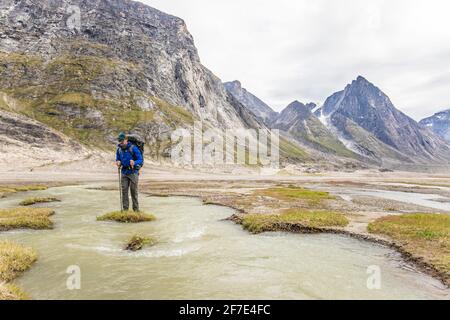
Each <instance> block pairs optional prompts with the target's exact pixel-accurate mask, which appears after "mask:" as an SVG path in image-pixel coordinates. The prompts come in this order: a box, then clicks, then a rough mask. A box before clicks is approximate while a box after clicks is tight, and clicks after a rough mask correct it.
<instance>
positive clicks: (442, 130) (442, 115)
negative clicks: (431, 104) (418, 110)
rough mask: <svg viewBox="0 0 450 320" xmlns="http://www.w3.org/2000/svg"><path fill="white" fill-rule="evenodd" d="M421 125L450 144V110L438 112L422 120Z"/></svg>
mask: <svg viewBox="0 0 450 320" xmlns="http://www.w3.org/2000/svg"><path fill="white" fill-rule="evenodd" d="M419 123H420V125H421V126H423V127H425V128H428V129H430V130H432V131H433V132H434V133H436V134H437V135H439V136H440V137H442V138H443V139H444V140H446V141H447V142H449V143H450V109H446V110H444V111H440V112H436V113H435V114H434V115H432V116H431V117H428V118H425V119H423V120H421V121H420V122H419Z"/></svg>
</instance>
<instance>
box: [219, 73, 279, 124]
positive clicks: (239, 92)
mask: <svg viewBox="0 0 450 320" xmlns="http://www.w3.org/2000/svg"><path fill="white" fill-rule="evenodd" d="M224 86H225V88H226V89H227V90H228V92H229V93H230V94H231V95H233V97H235V98H236V100H237V101H239V102H240V103H241V104H242V105H244V106H245V107H246V108H247V109H248V110H250V111H251V112H252V113H253V114H254V115H256V116H257V117H258V118H259V119H260V120H262V121H263V122H265V123H269V122H270V121H271V120H272V119H273V118H274V117H276V115H277V113H276V112H275V111H273V110H272V108H271V107H269V106H268V105H267V104H266V103H264V102H263V101H262V100H261V99H259V98H258V97H256V96H255V95H253V94H252V93H250V92H248V91H247V90H246V89H244V88H242V85H241V83H240V82H239V81H232V82H225V83H224Z"/></svg>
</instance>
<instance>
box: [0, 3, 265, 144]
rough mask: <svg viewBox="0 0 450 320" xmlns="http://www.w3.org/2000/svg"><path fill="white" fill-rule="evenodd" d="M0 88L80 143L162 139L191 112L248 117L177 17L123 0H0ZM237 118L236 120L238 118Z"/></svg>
mask: <svg viewBox="0 0 450 320" xmlns="http://www.w3.org/2000/svg"><path fill="white" fill-rule="evenodd" d="M0 16H1V19H0V58H1V59H0V61H1V62H0V92H1V93H2V94H5V95H6V96H8V97H9V98H11V99H14V100H15V101H17V106H16V108H15V110H9V111H14V112H19V113H21V114H23V115H26V116H28V117H31V118H33V119H36V120H38V121H40V122H42V123H45V124H47V125H49V126H51V127H52V128H54V129H57V130H60V131H62V132H64V133H65V134H67V135H69V136H71V137H73V138H76V139H77V140H78V141H81V142H83V143H89V142H90V141H96V144H99V143H100V142H99V141H104V143H105V145H108V143H109V142H110V141H112V140H113V139H114V137H115V135H116V133H117V131H119V130H126V131H130V130H133V131H136V132H138V133H141V134H142V135H143V136H144V137H145V138H146V139H147V140H148V143H156V142H157V140H158V141H159V142H161V141H163V142H164V141H167V139H168V136H167V135H168V132H169V130H171V129H174V128H175V127H180V126H181V127H190V126H191V125H192V123H193V122H194V121H195V120H203V121H204V123H205V126H210V127H214V128H222V129H224V128H242V127H248V126H256V125H258V122H257V121H256V120H254V119H253V116H252V115H251V114H247V113H246V112H245V111H243V110H242V108H243V106H242V105H241V104H240V103H239V102H238V101H237V100H236V99H232V97H230V94H229V93H228V92H227V91H226V90H225V88H224V86H223V85H222V82H221V81H220V79H218V78H217V77H216V76H214V75H213V74H212V73H211V72H210V71H209V70H208V69H206V68H205V67H204V66H203V65H202V64H201V63H200V59H199V56H198V53H197V50H196V48H195V46H194V41H193V38H192V36H191V35H190V33H189V32H188V31H187V28H186V25H185V23H184V22H183V20H181V19H179V18H177V17H173V16H171V15H168V14H165V13H162V12H160V11H158V10H156V9H153V8H151V7H149V6H146V5H143V4H141V3H139V2H134V1H128V0H95V1H88V0H73V1H70V4H69V3H68V2H67V1H64V0H42V1H28V0H24V1H15V0H2V1H1V2H0ZM242 116H243V117H244V119H243V118H242Z"/></svg>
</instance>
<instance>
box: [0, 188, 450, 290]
mask: <svg viewBox="0 0 450 320" xmlns="http://www.w3.org/2000/svg"><path fill="white" fill-rule="evenodd" d="M30 196H55V197H58V198H59V199H61V200H62V202H58V203H52V204H46V205H45V206H48V207H51V208H54V209H55V211H56V214H55V215H54V216H53V221H54V222H55V228H54V230H46V231H22V230H20V231H12V232H3V233H0V239H4V238H6V239H9V240H12V241H16V242H18V243H20V244H23V245H26V246H31V247H33V248H35V249H36V250H37V252H38V255H39V260H38V262H37V263H36V264H34V265H33V267H32V268H31V269H30V270H29V271H27V272H26V273H25V274H24V275H23V276H22V277H21V278H19V279H18V281H17V282H18V284H19V285H20V286H21V287H22V288H23V289H24V290H25V291H26V292H27V293H29V294H30V296H31V297H32V298H33V299H449V291H448V290H447V289H445V288H444V287H443V285H442V284H441V283H440V282H439V281H437V280H435V279H433V278H431V277H429V276H427V275H424V274H422V273H419V272H417V271H416V270H414V268H413V267H412V266H410V265H407V264H405V263H404V262H403V261H402V259H401V258H400V256H399V254H397V253H396V252H395V251H393V250H391V249H388V248H386V247H383V246H380V245H376V244H373V243H368V242H364V241H359V240H356V239H352V238H349V237H346V236H339V235H330V234H323V235H298V234H288V233H265V234H260V235H251V234H249V233H247V232H246V231H244V230H242V228H241V227H240V226H238V225H235V224H234V223H232V222H229V221H222V219H224V218H227V217H229V216H230V215H232V214H233V213H234V211H233V210H232V209H229V208H224V207H219V206H209V205H208V206H205V205H202V202H201V201H200V200H198V199H195V198H184V197H169V198H155V197H146V196H144V195H141V206H142V209H143V210H145V211H148V212H151V213H153V214H155V216H156V217H157V220H156V221H154V222H149V223H143V224H127V225H124V224H119V223H114V222H97V221H96V216H97V215H100V214H102V213H106V212H109V211H113V210H117V207H118V195H117V192H116V191H100V190H95V189H91V188H88V186H69V187H57V188H51V189H49V190H46V191H36V192H29V193H26V194H24V193H18V194H14V195H11V196H9V197H7V198H5V199H1V200H0V207H3V208H5V207H14V206H17V205H18V203H19V202H20V200H22V199H24V198H25V197H30ZM135 233H139V234H143V235H149V236H153V237H156V238H157V239H158V244H157V245H155V246H153V247H147V248H144V249H143V250H142V251H139V252H136V253H131V252H127V251H124V250H123V248H124V246H125V243H126V242H127V240H128V239H129V238H130V237H131V236H132V235H133V234H135ZM71 266H72V270H79V271H80V274H79V276H80V280H81V282H80V284H81V288H80V289H75V290H69V288H70V286H69V288H68V286H67V280H68V278H69V277H70V274H68V273H67V270H68V268H70V267H71ZM73 266H75V269H73ZM374 270H375V271H377V270H378V271H380V274H379V275H380V278H379V280H380V281H379V284H380V287H379V288H374V287H373V286H371V285H370V284H374V283H377V281H375V282H373V281H372V280H373V278H371V276H373V272H374ZM70 279H72V278H70ZM368 283H369V286H368Z"/></svg>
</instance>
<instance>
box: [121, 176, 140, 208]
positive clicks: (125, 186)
mask: <svg viewBox="0 0 450 320" xmlns="http://www.w3.org/2000/svg"><path fill="white" fill-rule="evenodd" d="M138 182H139V175H138V174H130V175H125V174H122V201H123V210H125V211H128V209H129V208H130V199H129V198H128V190H131V200H133V211H136V212H137V211H139V200H138V191H139V189H138Z"/></svg>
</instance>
